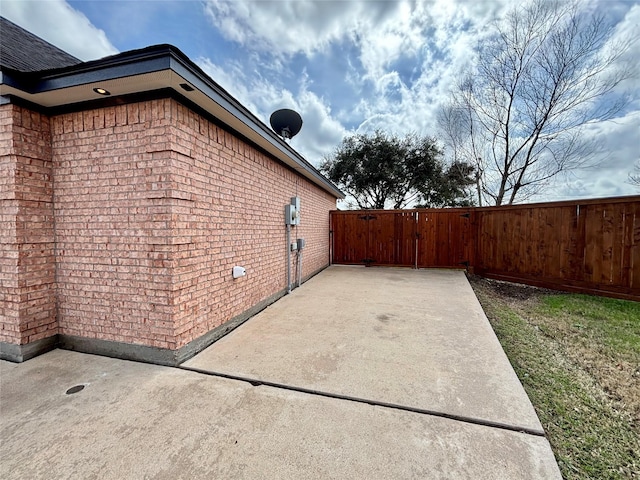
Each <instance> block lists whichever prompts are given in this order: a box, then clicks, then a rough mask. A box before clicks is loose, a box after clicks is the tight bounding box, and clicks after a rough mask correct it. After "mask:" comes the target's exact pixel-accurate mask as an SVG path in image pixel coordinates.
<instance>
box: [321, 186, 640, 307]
mask: <svg viewBox="0 0 640 480" xmlns="http://www.w3.org/2000/svg"><path fill="white" fill-rule="evenodd" d="M331 229H332V234H333V262H334V263H346V264H363V263H364V264H373V265H398V266H418V267H439V268H460V267H462V266H463V264H465V262H466V264H467V265H468V266H469V267H470V269H472V270H473V271H474V272H475V273H478V274H480V275H484V276H488V277H492V278H499V279H504V280H509V281H516V282H522V283H529V284H532V285H538V286H543V287H548V288H556V289H560V290H562V289H564V290H569V291H580V292H585V293H594V294H601V295H608V296H615V297H620V298H628V299H634V300H639V301H640V196H635V197H621V198H613V199H603V200H586V201H573V202H553V203H547V204H528V205H512V206H505V207H483V208H469V209H438V210H396V211H388V210H384V211H381V210H374V211H357V212H356V211H348V212H332V213H331Z"/></svg>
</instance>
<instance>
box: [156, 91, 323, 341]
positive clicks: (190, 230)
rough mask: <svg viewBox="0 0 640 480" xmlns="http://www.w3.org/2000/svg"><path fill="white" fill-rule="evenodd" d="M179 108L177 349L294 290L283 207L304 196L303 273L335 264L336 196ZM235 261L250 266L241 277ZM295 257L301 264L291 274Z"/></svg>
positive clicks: (174, 156) (174, 155)
mask: <svg viewBox="0 0 640 480" xmlns="http://www.w3.org/2000/svg"><path fill="white" fill-rule="evenodd" d="M172 107H173V108H174V109H175V118H174V121H173V122H172V125H173V126H174V129H173V132H172V133H173V135H174V136H175V137H174V138H173V139H172V140H173V144H174V150H173V151H172V152H167V155H169V156H170V158H171V165H172V169H171V170H172V177H171V180H172V184H173V188H174V189H175V190H174V191H175V192H179V196H180V198H184V199H186V200H184V201H182V202H181V203H180V204H179V205H176V208H175V209H174V211H173V213H174V215H173V216H172V222H173V223H172V229H173V231H174V232H175V234H176V235H177V237H179V238H181V239H184V240H185V242H184V243H182V244H180V245H179V246H178V247H177V249H176V250H175V252H174V258H173V260H174V273H175V275H174V279H173V280H174V282H173V288H174V292H175V301H176V309H177V310H176V317H175V326H176V336H177V340H178V347H180V346H183V345H184V344H186V343H188V342H189V341H191V340H192V339H194V338H197V337H198V336H200V335H202V334H204V333H205V332H207V331H209V330H211V329H213V328H215V327H217V326H218V325H220V324H222V323H224V322H226V321H227V320H229V319H230V318H233V317H234V316H236V315H239V314H240V313H242V312H243V311H245V310H247V309H248V308H249V307H251V306H253V305H255V304H257V303H258V302H260V301H262V300H265V299H266V298H268V297H269V296H271V295H273V294H274V293H277V292H279V291H282V290H283V289H285V288H286V248H287V247H286V227H285V225H284V207H285V205H286V204H288V203H289V202H290V199H291V197H293V196H295V195H296V194H297V195H298V196H299V197H300V198H301V215H302V217H301V218H302V221H301V225H300V226H298V227H294V228H292V230H293V232H292V235H291V237H292V239H295V238H297V237H300V238H305V239H306V242H307V247H306V249H305V251H304V257H303V268H304V270H303V275H309V274H311V273H313V272H315V271H317V270H319V269H321V268H322V267H324V266H326V265H328V263H329V234H328V233H329V210H330V209H334V208H335V198H333V197H332V196H331V195H329V194H328V193H325V192H324V191H323V190H321V189H319V188H318V187H316V186H315V185H313V184H311V183H310V182H308V181H306V180H304V179H303V178H301V177H300V176H298V175H297V174H295V173H294V172H292V171H291V170H289V169H287V168H286V167H285V166H283V165H282V164H280V163H278V162H275V161H274V160H272V159H271V158H269V157H268V156H267V155H265V154H263V153H261V152H260V151H258V150H256V149H255V148H253V147H251V146H250V145H248V144H246V143H243V142H242V141H240V140H239V139H237V138H235V137H234V136H233V135H231V134H230V133H228V132H225V131H223V130H222V129H220V128H218V127H216V126H215V125H213V124H212V123H210V122H208V121H207V120H206V119H204V118H202V117H200V116H199V115H197V114H196V113H194V112H192V111H190V110H189V109H187V108H186V107H184V106H182V105H179V104H177V103H175V102H172ZM234 265H240V266H243V267H245V268H246V270H247V275H246V276H245V277H242V278H239V279H236V280H234V279H233V278H232V275H231V271H232V268H233V266H234ZM294 272H295V263H293V262H292V276H293V275H294Z"/></svg>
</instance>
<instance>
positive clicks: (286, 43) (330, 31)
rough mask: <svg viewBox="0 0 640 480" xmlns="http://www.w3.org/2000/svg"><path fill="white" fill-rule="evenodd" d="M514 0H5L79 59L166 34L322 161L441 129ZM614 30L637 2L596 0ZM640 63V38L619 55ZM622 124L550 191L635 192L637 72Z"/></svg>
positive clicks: (628, 30) (639, 107) (635, 20)
mask: <svg viewBox="0 0 640 480" xmlns="http://www.w3.org/2000/svg"><path fill="white" fill-rule="evenodd" d="M513 4H514V2H513V1H512V0H484V1H483V0H429V1H316V2H303V1H294V0H279V1H255V0H234V1H218V0H202V1H190V0H189V1H170V0H151V1H144V0H143V1H98V0H94V1H64V0H47V1H44V0H22V1H15V0H2V2H1V3H0V14H2V15H3V16H5V17H7V18H9V19H10V20H12V21H14V22H15V23H17V24H19V25H21V26H23V27H24V28H26V29H28V30H30V31H31V32H33V33H35V34H36V35H39V36H41V37H42V38H44V39H45V40H47V41H49V42H51V43H53V44H55V45H57V46H59V47H60V48H62V49H64V50H66V51H68V52H70V53H72V54H74V55H76V56H78V57H79V58H81V59H83V60H91V59H96V58H101V57H104V56H107V55H110V54H113V53H117V52H122V51H126V50H132V49H136V48H143V47H146V46H149V45H153V44H159V43H169V44H172V45H175V46H176V47H178V48H180V49H181V50H182V51H183V52H184V53H185V54H187V55H188V56H189V57H190V58H191V59H192V60H193V61H194V62H196V63H197V64H198V65H200V67H201V68H203V70H205V71H206V72H207V73H208V74H209V75H210V76H211V77H212V78H213V79H214V80H215V81H216V82H218V83H219V84H220V85H222V86H223V87H224V88H225V89H227V90H228V91H229V92H230V93H231V94H232V95H234V96H235V97H236V98H237V99H238V100H240V101H241V102H242V103H243V104H244V105H245V106H246V107H247V108H249V109H250V110H251V111H252V112H253V113H255V114H256V115H257V116H258V117H259V118H261V119H263V120H264V121H265V123H268V118H269V115H270V113H271V112H272V111H274V110H276V109H278V108H294V109H296V110H297V111H299V112H300V113H301V115H302V117H303V119H304V126H303V129H302V131H301V132H300V134H299V135H298V136H297V137H296V138H294V139H293V140H292V146H293V147H294V148H296V149H297V150H299V151H300V152H301V153H302V154H303V155H304V156H305V157H306V158H307V159H308V160H309V161H310V162H312V163H314V164H316V165H318V164H319V163H320V162H321V161H322V158H323V156H325V155H327V154H330V153H331V152H332V151H333V150H334V149H335V147H336V146H337V145H338V143H339V142H340V141H341V140H342V138H343V137H344V136H345V135H348V134H352V133H355V132H359V133H360V132H369V131H372V130H374V129H376V128H382V129H384V130H387V131H391V132H394V133H399V134H404V133H408V132H415V133H418V134H425V135H432V136H436V137H437V135H438V133H437V128H436V127H437V126H436V122H435V118H436V116H435V115H436V112H437V110H438V108H439V106H440V105H441V104H442V102H444V101H445V100H446V98H447V95H448V91H449V89H450V88H451V86H452V85H453V82H454V81H455V79H456V78H457V76H459V75H460V72H461V70H462V69H463V68H464V67H465V66H466V65H468V64H469V63H470V62H471V61H472V58H473V48H474V47H475V46H476V45H477V44H478V42H479V39H480V38H481V37H482V36H483V35H485V34H486V31H487V26H488V25H490V24H491V22H492V21H494V20H496V19H497V18H499V17H500V16H501V15H503V14H504V12H505V11H506V10H507V9H508V8H509V7H511V6H513ZM588 4H589V6H590V7H591V8H594V9H597V10H600V11H603V12H606V13H607V15H608V18H609V20H610V21H612V22H614V23H615V24H616V31H617V34H620V35H622V34H626V35H630V36H633V37H635V38H638V36H639V33H638V32H640V2H638V1H628V0H591V1H589V2H588ZM623 60H624V61H625V62H627V63H631V64H634V65H637V64H638V63H640V41H637V42H636V43H635V44H634V45H633V47H632V48H631V50H630V51H629V52H628V54H627V55H626V56H625V58H624V59H623ZM625 88H626V89H627V91H628V92H629V93H630V94H631V102H630V103H629V105H628V107H627V108H626V109H625V110H624V111H623V112H621V113H620V115H619V116H618V118H616V119H615V121H609V122H599V123H598V122H596V123H594V124H593V125H590V126H589V128H588V129H587V132H586V133H587V134H588V135H590V136H591V137H595V138H598V139H599V143H600V144H601V145H602V146H603V147H604V148H603V154H602V157H601V158H600V160H599V161H598V162H597V164H596V166H595V167H593V168H590V169H588V170H583V171H579V172H576V173H575V174H574V175H571V176H570V177H568V178H562V179H559V180H558V181H557V182H555V183H554V184H552V185H551V186H550V187H549V189H548V190H547V191H546V192H545V194H544V196H543V197H538V198H536V200H554V199H565V198H581V197H602V196H616V195H628V194H638V193H640V189H638V188H637V187H633V186H631V185H629V184H628V183H626V180H627V175H628V173H629V172H630V171H631V170H632V169H633V165H634V162H638V161H640V154H639V151H640V80H639V79H638V78H637V77H636V78H635V79H631V80H629V81H627V82H626V84H625Z"/></svg>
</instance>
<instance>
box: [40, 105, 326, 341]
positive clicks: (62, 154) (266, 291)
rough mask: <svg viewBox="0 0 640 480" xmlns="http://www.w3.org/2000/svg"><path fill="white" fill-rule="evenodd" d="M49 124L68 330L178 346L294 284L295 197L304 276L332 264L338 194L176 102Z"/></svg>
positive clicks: (63, 318) (63, 327) (63, 320)
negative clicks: (289, 207)
mask: <svg viewBox="0 0 640 480" xmlns="http://www.w3.org/2000/svg"><path fill="white" fill-rule="evenodd" d="M51 130H52V147H53V159H54V162H53V163H54V184H55V192H54V205H55V208H54V210H55V219H56V221H55V235H56V242H57V249H56V251H57V279H58V297H59V311H58V315H59V326H60V333H63V334H67V335H74V336H81V337H86V338H96V339H102V340H114V341H120V342H126V343H133V344H142V345H148V346H155V347H160V348H167V349H177V348H179V347H181V346H183V345H185V344H186V343H188V342H189V341H191V340H193V339H195V338H197V337H199V336H201V335H203V334H204V333H206V332H208V331H209V330H211V329H213V328H215V327H216V326H218V325H221V324H223V323H224V322H226V321H228V320H229V319H231V318H233V317H234V316H236V315H238V314H240V313H242V312H244V311H246V310H247V309H249V308H250V307H252V306H253V305H255V304H256V303H258V302H260V301H261V300H265V299H267V298H268V297H270V296H272V295H273V294H275V293H277V292H279V291H282V290H283V289H284V288H285V287H286V245H285V227H284V220H283V218H284V205H285V204H287V203H289V200H290V197H292V196H294V195H296V192H297V194H298V195H299V196H300V197H301V201H302V208H301V210H302V225H301V226H300V227H298V230H299V232H298V233H293V234H292V237H293V238H296V237H304V238H306V240H307V249H306V250H305V253H304V274H305V275H308V274H310V273H312V272H314V271H316V270H318V269H320V268H322V267H323V266H325V265H327V264H328V262H329V255H328V252H329V244H328V228H329V210H330V209H332V208H335V199H334V198H333V197H332V196H331V195H329V194H327V193H325V192H324V191H322V190H320V189H319V188H317V187H316V186H314V185H312V184H311V183H309V182H308V181H306V180H304V179H302V178H301V177H299V176H298V175H296V174H295V173H293V172H292V171H290V170H289V169H287V168H286V167H284V166H283V165H281V164H279V163H278V162H276V161H274V160H272V159H271V158H269V157H268V156H266V155H264V154H263V153H260V152H259V151H258V150H256V149H254V148H253V147H251V146H249V145H247V144H245V143H243V142H242V141H241V140H239V139H238V138H235V137H234V136H233V135H231V134H230V133H228V132H225V131H223V130H222V129H220V128H219V127H217V126H215V125H214V124H212V123H211V122H209V121H207V120H206V119H204V118H203V117H201V116H199V115H197V114H195V113H194V112H192V111H191V110H189V109H188V108H186V107H184V106H182V105H181V104H179V103H177V102H176V101H174V100H170V99H165V100H153V101H147V102H140V103H136V104H130V105H122V106H117V107H110V108H103V109H96V110H89V111H85V112H80V113H70V114H64V115H59V116H56V117H53V118H52V119H51ZM294 230H295V229H294ZM234 265H242V266H244V267H245V268H246V269H247V276H246V277H243V278H241V279H237V280H233V279H232V276H231V269H232V267H233V266H234Z"/></svg>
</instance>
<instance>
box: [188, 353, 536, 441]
mask: <svg viewBox="0 0 640 480" xmlns="http://www.w3.org/2000/svg"><path fill="white" fill-rule="evenodd" d="M175 368H179V369H181V370H188V371H190V372H194V373H200V374H202V375H208V376H211V377H220V378H227V379H229V380H237V381H240V382H246V383H249V384H251V385H252V386H254V387H259V386H262V385H264V386H266V387H273V388H278V389H281V390H289V391H293V392H300V393H306V394H308V395H315V396H319V397H325V398H334V399H336V400H345V401H348V402H355V403H364V404H366V405H372V406H375V407H383V408H390V409H393V410H401V411H404V412H411V413H418V414H422V415H429V416H432V417H440V418H447V419H449V420H455V421H458V422H463V423H469V424H472V425H481V426H483V427H491V428H498V429H500V430H508V431H511V432H518V433H524V434H526V435H533V436H536V437H544V436H545V434H544V432H543V431H540V430H535V429H532V428H526V427H519V426H515V425H509V424H507V423H500V422H492V421H491V420H484V419H482V418H474V417H466V416H464V415H455V414H452V413H446V412H440V411H438V410H429V409H424V408H417V407H409V406H406V405H400V404H397V403H389V402H381V401H378V400H371V399H367V398H360V397H352V396H350V395H342V394H339V393H331V392H324V391H322V390H314V389H311V388H304V387H296V386H294V385H287V384H284V383H277V382H270V381H268V380H258V379H255V378H249V377H243V376H240V375H232V374H229V373H221V372H213V371H210V370H203V369H201V368H195V367H188V366H185V365H178V366H176V367H175Z"/></svg>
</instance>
